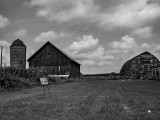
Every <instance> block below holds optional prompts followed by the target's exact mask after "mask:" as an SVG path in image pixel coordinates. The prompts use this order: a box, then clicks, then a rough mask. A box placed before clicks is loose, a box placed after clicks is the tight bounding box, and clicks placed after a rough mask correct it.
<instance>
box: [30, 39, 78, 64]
mask: <svg viewBox="0 0 160 120" xmlns="http://www.w3.org/2000/svg"><path fill="white" fill-rule="evenodd" d="M48 44H50V45H51V46H53V47H54V48H56V49H57V50H58V51H59V52H60V53H62V54H63V55H64V56H66V57H67V58H68V59H70V60H71V61H73V62H75V63H77V64H79V65H80V63H78V62H76V61H75V60H74V59H73V58H72V57H70V56H69V55H68V54H67V53H65V52H64V51H62V50H60V49H59V48H58V47H56V46H55V45H53V44H52V43H51V42H49V41H47V42H46V43H45V44H44V45H43V46H42V47H41V48H39V49H38V50H37V51H36V52H35V53H34V54H33V55H32V56H31V57H30V58H28V59H27V61H30V60H31V59H32V58H33V57H34V56H35V55H36V54H37V53H38V52H39V51H41V50H42V49H43V48H44V47H45V46H46V45H48Z"/></svg>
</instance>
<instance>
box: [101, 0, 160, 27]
mask: <svg viewBox="0 0 160 120" xmlns="http://www.w3.org/2000/svg"><path fill="white" fill-rule="evenodd" d="M149 1H151V0H134V1H131V2H129V3H127V4H123V5H121V6H119V7H117V8H115V9H114V10H112V12H110V13H104V14H103V15H102V17H101V22H100V25H101V26H104V25H107V26H110V27H129V28H136V27H141V26H145V25H146V24H148V23H151V22H154V21H155V20H157V19H158V18H160V5H159V2H156V1H152V2H149Z"/></svg>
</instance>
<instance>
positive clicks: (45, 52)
mask: <svg viewBox="0 0 160 120" xmlns="http://www.w3.org/2000/svg"><path fill="white" fill-rule="evenodd" d="M66 65H69V60H68V59H67V58H66V57H65V56H64V55H62V54H60V52H59V51H58V50H56V49H55V48H53V47H52V46H51V45H49V44H48V45H47V46H45V47H44V49H42V50H41V51H40V52H39V53H37V54H36V55H35V56H34V57H33V58H32V60H31V61H30V62H29V66H30V67H40V66H66Z"/></svg>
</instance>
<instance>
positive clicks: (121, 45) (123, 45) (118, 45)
mask: <svg viewBox="0 0 160 120" xmlns="http://www.w3.org/2000/svg"><path fill="white" fill-rule="evenodd" d="M111 46H112V48H113V49H120V50H127V49H135V48H137V46H138V45H137V43H136V41H135V39H134V38H133V37H131V36H129V35H125V36H124V37H122V38H121V40H120V41H113V42H112V43H111Z"/></svg>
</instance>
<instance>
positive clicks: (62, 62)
mask: <svg viewBox="0 0 160 120" xmlns="http://www.w3.org/2000/svg"><path fill="white" fill-rule="evenodd" d="M27 61H28V62H29V67H33V68H36V69H38V70H40V71H42V72H47V73H49V74H50V75H69V77H73V78H79V77H80V64H79V63H78V62H76V61H75V60H73V59H72V58H71V57H70V56H68V55H67V54H66V53H65V52H63V51H62V50H60V49H59V48H57V47H56V46H54V45H53V44H52V43H51V42H49V41H48V42H46V43H45V44H44V45H43V46H42V47H41V48H40V49H39V50H37V51H36V52H35V53H34V54H33V55H32V56H31V57H30V58H29V59H28V60H27Z"/></svg>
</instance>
